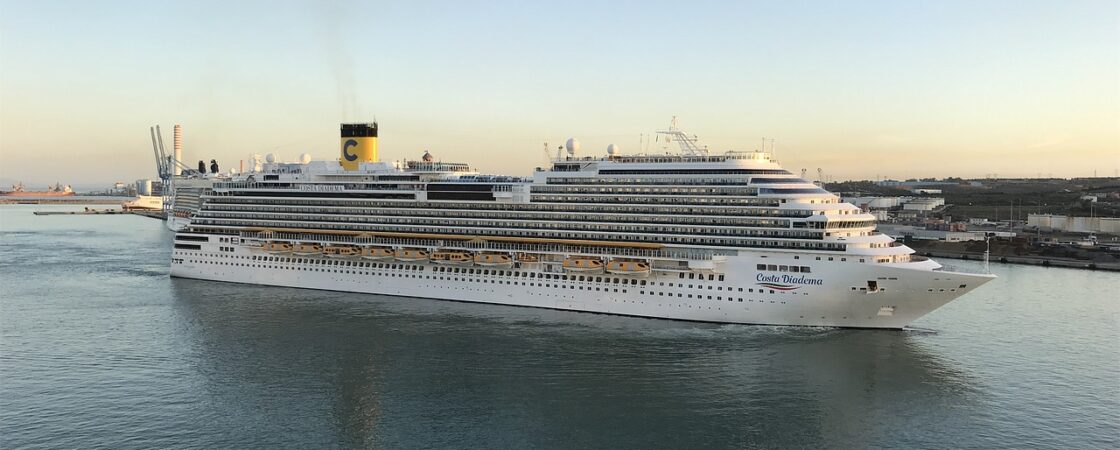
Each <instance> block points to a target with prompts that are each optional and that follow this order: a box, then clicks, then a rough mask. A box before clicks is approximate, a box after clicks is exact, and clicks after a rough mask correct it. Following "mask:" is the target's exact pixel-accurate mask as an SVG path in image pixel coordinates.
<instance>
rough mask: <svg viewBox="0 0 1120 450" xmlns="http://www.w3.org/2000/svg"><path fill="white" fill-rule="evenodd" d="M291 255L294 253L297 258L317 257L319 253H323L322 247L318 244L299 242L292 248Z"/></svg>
mask: <svg viewBox="0 0 1120 450" xmlns="http://www.w3.org/2000/svg"><path fill="white" fill-rule="evenodd" d="M292 253H295V254H297V255H299V256H311V255H317V254H319V253H323V246H322V245H319V244H311V243H302V242H301V243H299V244H296V246H295V247H293V248H292Z"/></svg>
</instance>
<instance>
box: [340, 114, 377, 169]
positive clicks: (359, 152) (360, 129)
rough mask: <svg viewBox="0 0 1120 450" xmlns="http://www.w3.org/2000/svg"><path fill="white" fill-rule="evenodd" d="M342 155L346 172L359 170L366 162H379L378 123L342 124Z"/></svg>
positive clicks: (342, 162)
mask: <svg viewBox="0 0 1120 450" xmlns="http://www.w3.org/2000/svg"><path fill="white" fill-rule="evenodd" d="M341 143H342V147H341V155H340V157H339V159H338V162H339V163H341V164H342V168H343V169H346V170H358V167H360V166H361V164H362V163H364V162H376V161H377V123H376V122H375V123H344V124H342V138H341Z"/></svg>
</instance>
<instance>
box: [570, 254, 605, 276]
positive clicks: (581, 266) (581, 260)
mask: <svg viewBox="0 0 1120 450" xmlns="http://www.w3.org/2000/svg"><path fill="white" fill-rule="evenodd" d="M564 270H567V271H569V272H601V271H602V270H603V260H601V259H599V258H589V257H586V256H573V257H570V258H568V259H565V260H564Z"/></svg>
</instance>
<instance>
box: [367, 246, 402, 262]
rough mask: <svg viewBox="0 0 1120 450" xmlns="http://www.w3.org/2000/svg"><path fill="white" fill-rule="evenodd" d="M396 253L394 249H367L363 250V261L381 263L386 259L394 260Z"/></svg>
mask: <svg viewBox="0 0 1120 450" xmlns="http://www.w3.org/2000/svg"><path fill="white" fill-rule="evenodd" d="M393 256H395V253H393V249H391V248H385V247H366V248H363V249H362V259H370V260H374V261H381V260H386V259H393Z"/></svg>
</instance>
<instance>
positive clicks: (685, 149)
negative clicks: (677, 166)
mask: <svg viewBox="0 0 1120 450" xmlns="http://www.w3.org/2000/svg"><path fill="white" fill-rule="evenodd" d="M657 134H663V135H665V142H672V141H677V145H679V146H680V147H681V153H682V154H684V155H686V156H707V154H708V147H707V146H704V147H701V146H699V145H698V144H697V143H698V142H699V138H698V137H696V135H691V136H689V135H688V134H687V133H685V132H683V131H681V130H680V129H679V128H677V116H673V120H672V121H670V122H669V129H668V130H665V131H658V132H657Z"/></svg>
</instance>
